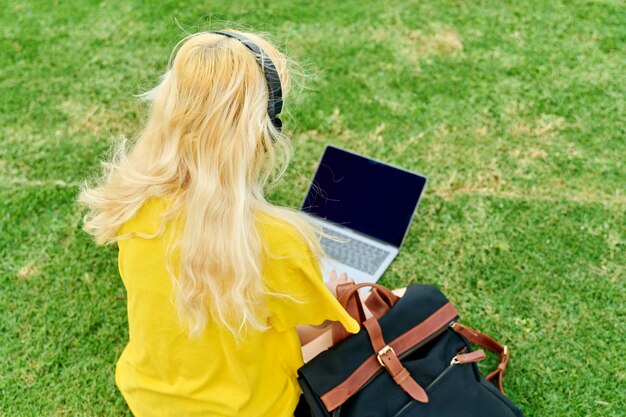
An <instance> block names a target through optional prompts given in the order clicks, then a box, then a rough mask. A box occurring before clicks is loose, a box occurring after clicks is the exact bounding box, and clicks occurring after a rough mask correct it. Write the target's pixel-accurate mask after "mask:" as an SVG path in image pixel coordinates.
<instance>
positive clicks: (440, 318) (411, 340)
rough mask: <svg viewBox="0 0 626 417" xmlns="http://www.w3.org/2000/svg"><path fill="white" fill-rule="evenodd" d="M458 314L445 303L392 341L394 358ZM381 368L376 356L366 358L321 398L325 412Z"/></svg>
mask: <svg viewBox="0 0 626 417" xmlns="http://www.w3.org/2000/svg"><path fill="white" fill-rule="evenodd" d="M458 315H459V313H458V312H457V311H456V309H455V308H454V306H453V305H452V304H451V303H447V304H445V305H444V306H442V307H441V308H440V309H439V310H437V311H436V312H434V313H433V314H431V315H430V316H429V317H428V318H426V320H424V321H422V322H421V323H420V324H418V325H417V326H415V327H413V328H412V329H410V330H409V331H407V332H406V333H404V334H403V335H402V336H400V337H398V338H396V339H395V340H393V341H392V342H391V343H389V346H390V347H391V348H392V349H393V350H394V351H395V354H396V355H402V354H403V353H404V352H406V351H408V350H409V349H411V348H413V347H415V346H417V345H419V344H421V343H423V342H425V341H426V340H428V339H430V338H431V337H432V336H433V335H435V334H437V333H438V332H440V331H442V330H443V329H445V328H446V327H447V326H448V325H449V324H450V323H451V322H452V321H453V320H454V319H456V318H457V317H458ZM380 367H381V365H380V363H379V362H378V359H377V355H375V354H374V355H371V356H370V357H368V358H367V359H366V360H365V361H364V362H363V363H362V364H361V365H360V366H359V367H358V368H357V369H356V370H355V371H354V372H352V374H351V375H350V376H349V377H348V378H346V379H345V380H344V381H343V382H341V383H340V384H339V385H337V386H336V387H335V388H333V389H331V390H330V391H328V392H327V393H325V394H324V395H322V396H321V400H322V402H323V403H324V405H325V406H326V409H327V410H328V411H329V412H332V411H333V410H334V409H336V408H337V407H339V406H341V405H342V404H343V403H345V402H346V401H347V400H348V399H349V398H350V397H351V396H353V395H354V394H356V393H357V392H358V391H359V390H360V389H361V388H362V387H363V385H365V384H366V383H367V382H368V381H369V380H370V379H371V378H372V377H373V376H374V375H375V374H376V373H377V372H378V371H379V370H380Z"/></svg>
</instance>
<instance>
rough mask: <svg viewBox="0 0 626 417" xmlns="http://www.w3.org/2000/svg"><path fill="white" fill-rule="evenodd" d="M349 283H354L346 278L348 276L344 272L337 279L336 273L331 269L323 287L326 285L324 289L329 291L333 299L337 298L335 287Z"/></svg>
mask: <svg viewBox="0 0 626 417" xmlns="http://www.w3.org/2000/svg"><path fill="white" fill-rule="evenodd" d="M350 281H354V280H353V279H350V278H348V274H346V273H345V272H342V273H341V274H339V276H338V277H337V271H335V270H334V269H333V270H332V271H330V279H329V280H328V281H327V282H325V283H324V285H326V288H328V291H330V293H331V294H332V295H334V296H335V298H337V286H338V285H340V284H345V283H346V282H350Z"/></svg>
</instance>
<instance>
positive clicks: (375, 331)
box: [363, 317, 428, 403]
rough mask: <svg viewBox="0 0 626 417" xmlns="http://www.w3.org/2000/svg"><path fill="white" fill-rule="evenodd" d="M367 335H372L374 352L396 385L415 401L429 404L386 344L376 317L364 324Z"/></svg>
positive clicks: (425, 395)
mask: <svg viewBox="0 0 626 417" xmlns="http://www.w3.org/2000/svg"><path fill="white" fill-rule="evenodd" d="M363 325H364V326H365V329H366V330H367V333H368V334H369V335H370V341H371V342H372V347H373V348H374V352H378V353H377V359H378V362H380V364H381V366H383V367H384V368H385V369H386V370H387V372H389V374H390V375H391V377H392V378H393V380H394V381H395V382H396V384H398V385H400V387H401V388H402V389H403V390H404V392H406V393H407V394H409V395H410V396H411V397H412V398H413V399H414V400H416V401H419V402H422V403H427V402H428V395H427V394H426V391H424V388H422V387H421V386H420V385H419V384H418V383H417V382H416V381H415V380H414V379H413V378H412V377H411V374H410V373H409V371H408V370H407V369H406V368H405V367H404V366H403V365H402V363H401V362H400V360H399V359H398V357H397V356H396V353H395V352H394V350H393V348H391V347H390V346H388V345H387V344H386V343H385V339H384V337H383V331H382V329H381V328H380V324H378V319H377V318H376V317H370V318H369V319H367V320H366V321H364V322H363Z"/></svg>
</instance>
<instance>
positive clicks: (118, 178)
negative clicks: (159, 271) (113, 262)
mask: <svg viewBox="0 0 626 417" xmlns="http://www.w3.org/2000/svg"><path fill="white" fill-rule="evenodd" d="M229 31H230V32H237V33H241V34H243V35H244V36H246V37H248V38H250V39H252V40H253V41H254V42H255V43H257V45H259V46H260V47H261V48H262V49H263V50H264V51H265V53H266V54H267V55H268V56H269V57H270V58H271V59H272V61H273V62H274V64H275V66H276V69H277V71H278V74H279V76H280V81H281V83H282V88H283V96H285V95H286V94H287V93H288V91H289V89H290V86H291V80H290V77H289V71H288V68H287V65H288V61H287V59H286V58H285V57H284V56H283V55H282V54H281V53H280V52H278V51H277V50H276V48H275V47H274V46H272V44H271V43H269V42H268V41H266V40H264V39H263V38H262V37H260V36H258V35H255V34H253V33H244V32H239V31H233V30H229ZM143 97H144V98H145V99H147V100H149V101H150V102H151V108H150V116H149V119H148V120H147V123H146V125H145V127H144V129H143V131H142V132H141V134H140V136H139V138H138V140H137V142H136V144H135V146H134V147H133V148H132V150H130V151H129V152H127V151H126V149H125V146H124V142H122V146H121V147H120V148H119V149H118V151H117V154H116V155H115V156H114V158H113V160H112V161H111V162H104V163H103V167H104V175H103V177H102V179H101V183H100V185H98V186H94V187H91V188H90V187H89V186H87V185H86V184H85V185H83V187H82V189H81V193H80V196H79V201H80V202H81V203H83V204H85V205H86V206H87V207H88V208H89V212H88V214H87V215H86V216H85V218H84V229H85V231H87V232H88V233H90V234H91V235H93V236H94V237H95V241H96V242H97V243H98V244H106V243H111V242H114V241H116V240H118V239H123V238H128V237H131V236H132V235H133V234H129V235H124V236H118V235H117V233H118V230H119V228H120V226H121V225H122V224H124V223H125V222H126V221H128V220H130V219H131V218H132V217H133V216H134V215H135V213H136V212H137V211H138V210H139V209H140V208H141V207H142V206H143V205H144V203H146V202H147V201H148V200H149V199H151V198H153V197H167V198H168V200H169V201H171V204H170V205H169V206H168V208H167V210H166V211H165V213H164V215H163V220H162V225H161V228H160V230H159V231H157V232H156V233H155V234H154V235H142V236H143V237H147V238H151V237H156V236H158V235H161V234H163V232H164V230H165V224H166V222H168V221H171V220H179V219H180V220H182V222H181V223H182V224H184V228H183V231H182V233H181V235H180V236H177V237H175V239H172V240H171V242H170V243H169V246H168V250H167V256H166V258H167V259H166V265H167V268H168V271H169V273H170V275H171V277H172V282H173V283H174V288H175V305H176V307H177V311H178V314H179V318H180V319H181V321H182V322H186V323H187V325H188V327H189V333H190V335H191V336H194V335H199V334H200V333H201V332H202V331H203V330H204V329H205V328H206V325H207V323H208V320H209V318H212V319H213V320H215V321H216V322H219V323H221V324H223V325H224V326H225V327H226V328H227V329H228V330H229V331H230V332H232V333H233V335H235V336H236V337H237V336H239V335H241V334H243V333H245V332H244V330H247V329H254V330H258V331H264V330H266V329H267V327H268V325H267V320H265V318H266V317H267V304H266V302H265V300H266V296H267V295H268V294H273V295H276V294H275V293H272V292H271V291H270V290H269V289H268V288H266V286H265V285H264V284H263V279H262V275H261V273H262V263H263V253H264V243H263V242H262V239H261V236H260V234H259V231H258V230H257V225H258V223H257V220H258V215H259V213H265V214H267V215H270V216H272V217H275V218H279V219H282V220H284V221H286V222H287V223H288V224H290V225H292V226H293V227H294V228H295V229H296V230H297V231H298V232H299V233H300V234H301V235H302V237H303V238H304V240H305V242H306V243H307V244H308V246H309V247H310V248H311V253H312V256H313V257H314V258H315V259H319V256H320V255H321V253H322V252H321V248H320V245H319V239H318V233H319V229H318V228H316V227H315V226H313V225H312V224H311V223H310V222H309V221H307V220H306V219H305V218H304V217H303V216H301V215H300V214H299V213H298V212H297V211H295V210H293V209H290V208H286V207H279V206H275V205H272V204H270V203H269V202H267V201H266V199H265V197H264V189H265V188H266V186H267V185H268V184H273V183H274V182H275V181H276V180H277V179H278V178H280V176H281V175H282V174H283V173H284V171H285V169H286V168H287V165H288V163H289V160H290V158H291V155H292V147H291V142H290V141H289V139H288V138H287V137H286V136H285V135H284V134H282V133H280V132H279V131H278V130H277V129H276V128H275V127H274V126H273V124H272V123H271V121H270V120H269V117H268V114H267V103H268V87H267V83H266V80H265V78H264V76H263V72H262V69H261V67H260V66H259V64H258V63H257V61H256V59H255V57H254V54H252V53H251V51H250V50H248V49H247V48H246V47H245V46H244V45H243V44H241V43H240V42H239V41H238V40H236V39H231V38H228V37H225V36H222V35H218V34H214V33H210V32H201V33H196V34H193V35H190V36H187V37H186V38H184V39H183V40H181V41H180V42H179V43H178V44H177V45H176V47H175V48H174V51H173V52H172V56H171V57H170V61H169V64H168V70H167V71H166V72H165V74H164V75H163V76H162V77H161V80H160V83H159V84H158V85H157V86H156V87H155V88H154V89H152V90H150V91H148V92H146V93H144V94H143ZM271 180H274V181H271ZM134 235H137V234H136V233H135V234H134ZM174 256H176V257H177V258H178V261H179V264H180V268H179V269H178V270H174V269H173V267H172V265H173V263H174V262H173V259H174Z"/></svg>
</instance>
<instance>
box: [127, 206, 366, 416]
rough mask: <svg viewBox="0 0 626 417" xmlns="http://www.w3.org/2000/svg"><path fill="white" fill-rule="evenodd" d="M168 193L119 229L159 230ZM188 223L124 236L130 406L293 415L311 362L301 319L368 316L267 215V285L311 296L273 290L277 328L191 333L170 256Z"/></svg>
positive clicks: (211, 328) (352, 325)
mask: <svg viewBox="0 0 626 417" xmlns="http://www.w3.org/2000/svg"><path fill="white" fill-rule="evenodd" d="M167 201H168V200H165V199H151V200H149V201H148V202H147V203H146V204H145V205H144V206H143V207H142V208H141V209H140V210H139V211H138V212H137V214H136V215H135V216H134V217H133V218H132V219H131V220H130V221H128V222H126V223H124V224H123V226H122V227H121V228H120V231H119V234H120V235H123V234H127V233H132V232H141V233H146V234H153V233H154V232H156V231H157V230H158V229H159V227H160V225H161V215H162V213H163V212H164V210H165V208H166V207H167ZM181 224H183V222H176V223H175V222H171V223H169V224H167V227H166V229H165V233H163V234H162V235H160V236H157V237H156V238H151V239H148V238H142V237H132V238H130V239H122V240H119V241H118V245H119V270H120V275H121V276H122V279H123V281H124V285H125V287H126V290H127V297H128V322H129V343H128V345H127V346H126V348H125V350H124V352H123V353H122V355H121V357H120V359H119V361H118V364H117V370H116V376H115V381H116V384H117V385H118V387H119V389H120V391H121V392H122V394H123V396H124V398H125V400H126V401H127V403H128V404H129V407H130V409H131V410H132V412H133V414H134V415H135V416H137V417H146V416H157V415H158V416H183V415H184V416H203V417H205V416H229V417H230V416H242V417H244V416H251V417H252V416H254V417H260V416H273V417H280V416H291V415H292V413H293V410H294V409H295V407H296V403H297V401H298V398H299V396H300V389H299V387H298V385H297V383H296V370H297V368H298V367H300V366H301V365H302V353H301V347H300V341H299V338H298V333H297V331H296V325H300V324H312V325H317V324H320V323H321V322H323V321H325V320H337V321H341V322H342V323H343V324H344V326H346V328H347V329H349V330H351V331H353V332H356V331H358V324H357V323H356V322H355V321H354V320H353V319H352V318H350V316H349V315H348V314H347V313H346V312H345V310H343V308H342V307H341V306H340V305H339V303H338V302H337V300H336V299H335V298H334V297H333V296H332V295H331V293H330V292H329V291H328V290H327V289H326V287H325V286H324V283H323V280H322V276H321V273H320V271H319V268H318V267H317V263H316V262H315V260H314V259H313V258H312V254H311V252H310V250H309V248H308V247H307V245H306V243H305V242H304V239H303V238H302V237H301V236H300V235H299V234H298V232H297V231H296V229H295V228H293V227H292V226H290V225H289V224H288V223H286V222H284V221H281V220H279V219H276V218H272V217H270V216H267V215H260V216H259V217H258V218H257V224H258V230H259V233H260V236H261V238H262V240H263V242H264V262H263V269H262V275H263V278H264V281H265V285H267V287H268V288H269V289H271V290H272V291H275V292H278V293H286V294H289V295H291V296H293V297H295V298H297V299H298V300H300V301H301V302H296V301H295V300H291V299H289V298H286V297H269V298H268V300H267V301H268V307H269V308H268V310H269V316H268V317H267V318H266V319H267V323H268V325H269V326H270V328H269V330H267V331H265V332H259V331H250V332H248V333H247V335H246V338H245V339H244V340H243V341H241V342H240V343H239V344H237V343H236V342H235V338H234V337H233V334H232V333H231V332H229V331H228V330H227V329H225V328H224V327H223V326H221V325H220V324H219V323H217V322H214V321H210V322H209V323H208V324H207V327H206V329H205V330H204V331H203V332H202V333H201V334H200V335H199V336H198V337H197V338H191V337H190V336H189V334H188V329H187V328H186V327H185V326H184V324H182V323H181V322H180V321H179V318H178V315H177V311H176V307H175V305H174V302H173V296H172V294H173V283H172V279H171V277H170V275H169V274H168V271H167V269H166V263H165V257H166V249H167V240H168V239H170V238H171V237H172V236H173V235H172V234H174V235H176V234H179V233H180V227H181ZM210 238H211V236H207V239H210Z"/></svg>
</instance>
